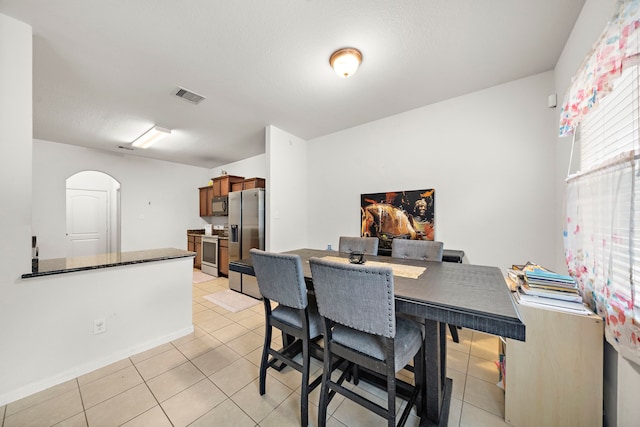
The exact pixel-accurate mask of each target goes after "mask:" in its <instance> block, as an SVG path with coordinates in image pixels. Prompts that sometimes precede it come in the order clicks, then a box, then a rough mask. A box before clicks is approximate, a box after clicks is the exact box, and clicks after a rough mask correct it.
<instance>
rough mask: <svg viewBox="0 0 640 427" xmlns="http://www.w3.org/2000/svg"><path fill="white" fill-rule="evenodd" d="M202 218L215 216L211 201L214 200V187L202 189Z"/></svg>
mask: <svg viewBox="0 0 640 427" xmlns="http://www.w3.org/2000/svg"><path fill="white" fill-rule="evenodd" d="M199 190H200V216H211V215H213V212H212V207H211V201H212V200H213V187H212V186H208V187H200V188H199Z"/></svg>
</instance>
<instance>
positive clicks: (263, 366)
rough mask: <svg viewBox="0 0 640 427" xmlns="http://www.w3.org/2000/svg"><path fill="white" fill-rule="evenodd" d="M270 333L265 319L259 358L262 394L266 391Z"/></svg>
mask: <svg viewBox="0 0 640 427" xmlns="http://www.w3.org/2000/svg"><path fill="white" fill-rule="evenodd" d="M271 333H272V326H271V324H270V323H269V321H268V320H267V324H266V325H265V333H264V346H263V347H262V359H260V395H261V396H262V395H264V394H265V392H266V382H267V367H268V365H267V363H268V359H269V348H270V347H271Z"/></svg>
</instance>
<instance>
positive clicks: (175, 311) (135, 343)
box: [0, 257, 193, 406]
mask: <svg viewBox="0 0 640 427" xmlns="http://www.w3.org/2000/svg"><path fill="white" fill-rule="evenodd" d="M192 271H193V259H192V258H190V257H189V258H179V259H174V260H167V261H158V262H150V263H143V264H134V265H128V266H122V267H113V268H104V269H98V270H89V271H82V272H77V273H67V274H60V275H53V276H44V277H39V278H31V279H24V280H21V281H20V282H19V283H16V284H15V285H16V289H19V290H17V291H16V293H15V294H14V295H15V298H14V299H13V301H10V303H9V304H7V305H8V307H3V310H2V313H0V321H1V322H2V325H3V327H2V329H0V339H1V340H2V350H0V351H1V352H2V353H0V354H1V355H2V357H1V358H0V366H1V368H0V406H2V405H4V404H6V403H8V402H12V401H15V400H17V399H20V398H22V397H25V396H28V395H31V394H33V393H35V392H38V391H41V390H44V389H46V388H49V387H52V386H54V385H56V384H60V383H62V382H64V381H67V380H70V379H73V378H76V377H78V376H80V375H83V374H86V373H88V372H91V371H93V370H95V369H98V368H101V367H103V366H106V365H109V364H111V363H114V362H117V361H119V360H122V359H125V358H127V357H129V356H132V355H134V354H137V353H139V352H142V351H145V350H148V349H150V348H153V347H156V346H158V345H161V344H164V343H167V342H169V341H171V340H174V339H176V338H179V337H181V336H184V335H186V334H188V333H190V332H192V331H193V325H192V313H191V305H192V295H191V278H192V276H193V274H192ZM96 319H105V320H106V328H107V330H106V332H105V333H102V334H99V335H94V334H93V322H94V320H96ZM5 351H6V354H4V352H5Z"/></svg>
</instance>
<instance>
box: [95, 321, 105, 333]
mask: <svg viewBox="0 0 640 427" xmlns="http://www.w3.org/2000/svg"><path fill="white" fill-rule="evenodd" d="M104 332H107V321H106V320H105V319H95V320H94V321H93V334H94V335H96V334H102V333H104Z"/></svg>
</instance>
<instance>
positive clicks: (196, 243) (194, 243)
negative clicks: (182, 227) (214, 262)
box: [187, 234, 202, 268]
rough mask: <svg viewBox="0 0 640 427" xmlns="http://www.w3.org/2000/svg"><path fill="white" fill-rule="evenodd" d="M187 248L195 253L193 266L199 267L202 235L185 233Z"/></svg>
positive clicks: (200, 263)
mask: <svg viewBox="0 0 640 427" xmlns="http://www.w3.org/2000/svg"><path fill="white" fill-rule="evenodd" d="M187 250H188V251H190V252H195V253H196V257H195V258H194V259H193V266H194V267H195V268H200V267H201V265H202V236H198V235H194V234H187Z"/></svg>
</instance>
